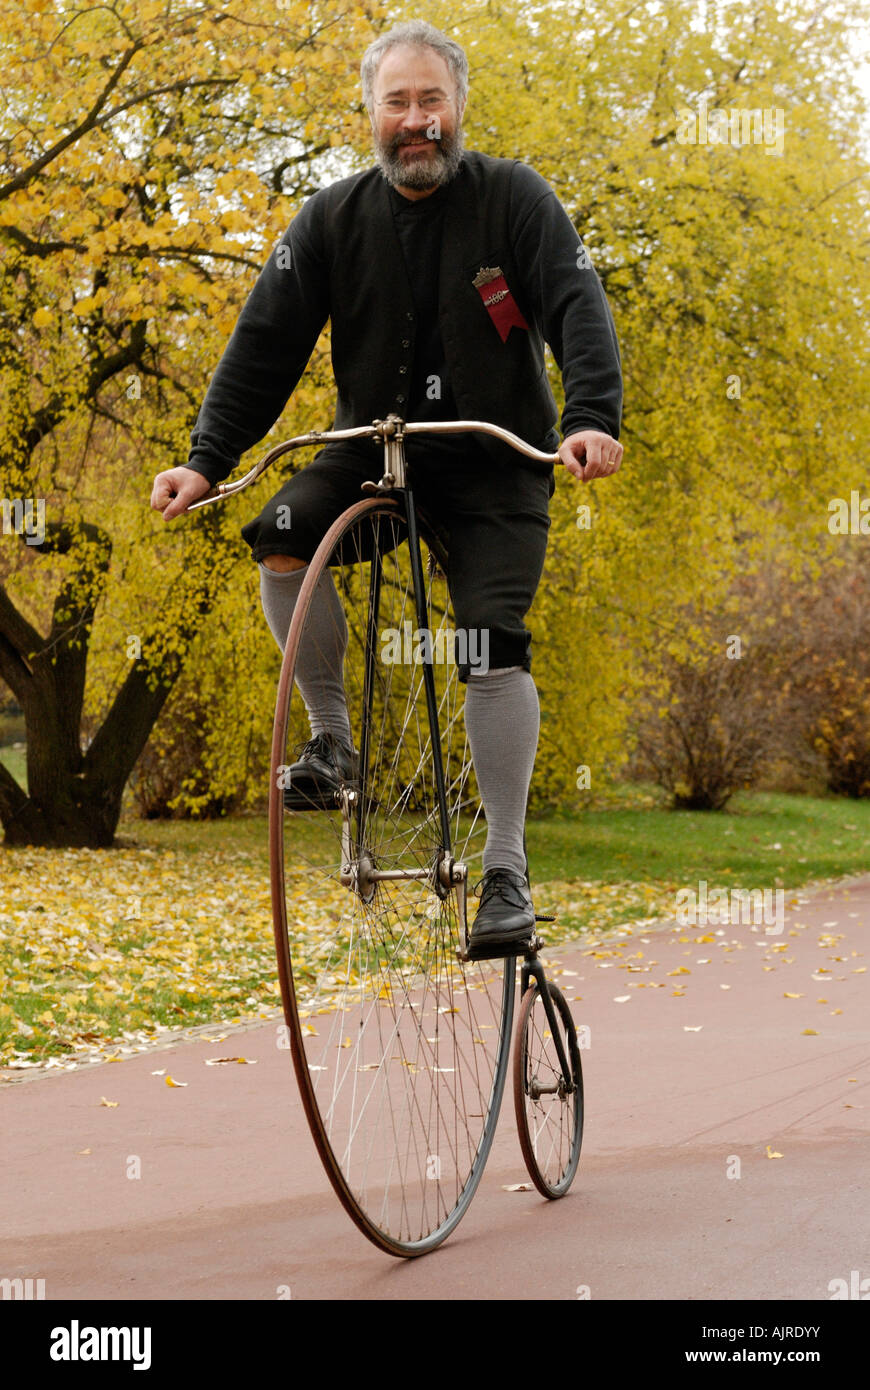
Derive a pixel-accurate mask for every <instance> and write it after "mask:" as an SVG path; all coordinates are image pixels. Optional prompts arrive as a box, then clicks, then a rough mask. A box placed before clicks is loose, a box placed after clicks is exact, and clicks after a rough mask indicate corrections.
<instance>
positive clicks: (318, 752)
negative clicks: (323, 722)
mask: <svg viewBox="0 0 870 1390" xmlns="http://www.w3.org/2000/svg"><path fill="white" fill-rule="evenodd" d="M293 751H294V753H298V754H299V760H300V761H301V760H302V758H307V757H308V755H309V753H310V754H312V755H313V756H314V757H317V758H327V757H331V755H332V745H331V744H330V743H329V741H328V739H327V737H326V735H325V734H315V736H314V738H310V739H309V740H308V742H307V743H303V744H300V745H299V747H298V748H294V750H293Z"/></svg>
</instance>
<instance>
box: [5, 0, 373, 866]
mask: <svg viewBox="0 0 870 1390" xmlns="http://www.w3.org/2000/svg"><path fill="white" fill-rule="evenodd" d="M377 13H378V11H377V7H376V6H373V5H358V4H351V3H342V0H339V3H330V4H329V5H317V4H304V3H295V2H294V0H287V3H284V4H280V5H278V6H276V5H275V4H274V3H272V0H268V3H267V2H266V0H230V3H226V4H220V5H217V4H209V3H205V4H202V3H198V4H192V3H189V0H162V3H160V2H158V0H145V3H141V2H140V0H117V3H114V4H113V5H111V6H104V5H92V6H87V5H86V6H83V7H79V6H74V5H72V4H65V3H60V4H58V5H52V6H49V5H48V4H46V3H44V0H29V3H27V4H25V5H24V6H23V7H22V6H21V5H15V6H10V5H8V4H4V5H3V6H2V9H0V67H2V72H3V87H4V104H3V108H2V112H0V254H2V258H3V278H2V286H3V288H2V301H0V334H2V336H0V432H2V440H3V449H2V474H0V497H2V498H3V499H4V527H3V532H4V534H3V536H2V550H0V581H2V587H0V678H2V679H3V681H4V682H5V683H6V684H7V685H8V686H9V687H10V688H11V690H12V692H13V693H14V695H15V697H16V699H17V700H18V701H19V703H20V704H21V706H22V708H23V710H24V713H25V717H26V721H27V779H28V786H27V791H26V792H25V790H24V788H22V787H20V786H19V785H18V784H17V783H16V781H15V780H14V778H12V777H11V775H10V774H9V773H8V772H7V771H6V770H5V769H4V768H2V767H0V819H2V823H3V826H4V829H5V834H6V840H7V842H8V843H28V842H30V843H43V844H51V843H62V844H91V845H99V844H108V843H111V840H112V837H113V835H114V829H115V825H116V822H117V817H118V813H119V808H120V804H121V794H122V790H123V787H124V784H125V782H126V780H127V778H128V776H129V773H130V770H131V768H132V767H133V765H134V763H135V762H136V759H137V757H138V756H139V754H140V752H141V750H142V748H143V746H144V744H145V741H146V739H147V738H148V736H149V734H150V732H151V729H152V727H153V724H154V721H155V719H156V718H157V716H158V715H159V713H160V710H161V708H162V707H163V704H164V702H165V700H166V698H167V695H168V693H169V691H170V690H171V689H172V687H173V685H174V683H175V682H176V681H177V679H178V677H179V674H180V672H181V671H182V669H183V666H184V662H185V658H186V656H187V654H188V652H189V649H190V647H191V644H192V643H193V642H194V641H195V640H196V639H197V636H198V635H200V634H201V632H202V630H203V626H204V624H205V623H206V622H207V617H208V614H209V612H210V611H211V609H212V607H213V604H214V601H215V597H216V595H218V594H224V593H225V592H226V591H227V589H228V587H229V586H230V585H231V584H232V583H233V582H234V579H235V577H236V574H237V571H238V567H239V556H240V547H239V541H238V536H237V526H236V524H235V521H234V519H233V518H232V517H231V516H229V515H214V514H213V512H212V513H202V514H200V515H198V516H196V517H193V518H190V519H189V520H187V522H186V524H185V525H184V526H183V527H176V528H175V529H174V530H170V528H165V529H164V528H162V524H161V523H160V521H159V519H157V518H154V517H153V516H152V515H151V514H150V513H149V512H148V507H147V502H148V495H149V492H150V482H151V478H152V477H153V474H154V473H155V472H156V471H157V470H158V469H160V468H162V467H170V466H172V465H174V464H176V463H180V462H184V461H185V459H186V457H187V443H188V439H189V434H190V429H191V427H192V425H193V422H194V419H195V417H196V412H197V409H198V405H199V400H200V398H201V393H202V388H203V382H204V380H205V379H206V378H207V375H208V373H209V371H210V370H211V369H212V367H213V365H214V363H215V362H216V360H217V358H218V357H219V355H220V351H221V348H222V346H223V343H224V342H225V340H226V338H227V336H228V335H229V333H230V332H231V329H232V326H233V324H234V321H235V317H236V315H237V313H238V310H239V308H240V306H241V303H242V302H243V299H244V296H245V294H246V292H247V289H248V287H249V285H250V280H251V278H252V277H253V275H254V274H255V273H256V271H257V269H258V268H259V265H260V264H261V263H262V261H263V259H264V258H265V255H266V253H267V251H268V248H269V246H270V244H271V243H272V242H274V241H275V240H276V238H277V237H278V236H279V235H280V234H281V232H282V231H283V230H284V228H285V227H286V225H287V222H288V221H289V219H290V216H291V215H292V210H293V208H294V207H295V206H296V205H297V204H298V201H299V200H300V198H302V197H303V196H304V195H305V194H306V193H307V192H309V191H310V190H311V188H312V186H313V184H314V183H315V181H316V177H320V175H319V174H318V175H317V176H315V173H314V170H315V168H316V167H319V166H318V161H321V162H322V163H323V166H324V167H328V166H329V163H330V152H331V151H332V150H334V149H335V148H336V147H339V148H341V147H343V146H345V145H346V144H347V143H348V141H349V140H351V139H354V138H355V139H358V138H359V137H358V130H359V127H360V125H361V116H360V112H359V109H358V105H359V104H358V103H357V104H356V106H355V105H354V103H353V102H350V103H349V102H348V100H347V97H346V92H347V90H348V87H349V85H350V83H351V81H352V75H353V67H354V62H355V61H356V59H355V54H356V52H357V51H358V49H359V48H360V47H361V46H363V45H364V44H365V43H366V42H368V40H369V35H370V32H371V24H372V21H373V19H375V18H376V17H377ZM308 389H309V390H310V388H308ZM306 399H307V397H306V389H305V388H304V389H303V391H302V392H301V393H300V394H299V396H298V398H297V401H296V405H297V406H298V407H299V408H301V409H304V408H305V405H306ZM28 507H29V510H28ZM40 518H41V520H40ZM25 523H26V524H25ZM31 523H32V524H31ZM39 532H41V535H39V539H37V535H38V533H39ZM240 602H244V603H248V604H250V602H251V595H250V592H245V593H244V594H240ZM95 625H96V627H95ZM89 656H91V658H92V659H91V661H90V663H89V661H88V658H89ZM227 698H228V699H232V692H231V691H228V692H227ZM85 738H87V739H88V741H87V746H86V747H84V746H83V742H84V739H85Z"/></svg>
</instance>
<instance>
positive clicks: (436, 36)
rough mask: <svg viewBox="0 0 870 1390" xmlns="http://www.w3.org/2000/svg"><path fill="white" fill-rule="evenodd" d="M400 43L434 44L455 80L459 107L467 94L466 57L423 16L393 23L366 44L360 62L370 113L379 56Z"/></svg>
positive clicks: (372, 104)
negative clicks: (370, 42) (366, 46)
mask: <svg viewBox="0 0 870 1390" xmlns="http://www.w3.org/2000/svg"><path fill="white" fill-rule="evenodd" d="M399 44H410V45H411V46H412V47H415V48H433V49H434V50H435V52H436V53H437V54H438V55H439V56H440V57H441V58H443V59H444V61H445V63H446V64H447V67H448V70H449V71H450V74H451V76H452V77H453V80H454V82H455V83H456V96H457V101H458V104H459V106H460V107H462V106H463V105H464V103H465V99H466V97H467V96H468V59H467V58H466V56H465V53H464V51H463V49H461V48H460V46H459V44H458V43H454V41H453V39H448V38H447V36H446V34H442V33H441V30H440V29H436V28H435V26H434V24H428V23H427V22H426V20H425V19H410V20H407V21H406V22H405V23H403V24H394V25H393V27H392V29H389V30H388V31H387V32H386V33H385V34H380V35H379V36H378V38H376V39H375V41H374V43H372V44H369V46H368V48H367V49H366V51H365V53H364V54H363V59H362V62H361V63H360V69H359V71H360V78H361V79H362V91H363V101H364V102H365V106H366V110H367V111H368V113H369V115H371V113H372V109H373V107H374V94H375V77H376V76H377V72H378V68H379V67H380V65H381V60H382V58H383V57H384V55H385V53H386V52H387V51H388V49H390V48H396V47H397V46H398V45H399Z"/></svg>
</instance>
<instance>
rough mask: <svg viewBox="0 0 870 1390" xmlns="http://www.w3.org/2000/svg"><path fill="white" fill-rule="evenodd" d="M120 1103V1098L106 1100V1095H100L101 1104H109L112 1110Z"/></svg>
mask: <svg viewBox="0 0 870 1390" xmlns="http://www.w3.org/2000/svg"><path fill="white" fill-rule="evenodd" d="M120 1104H121V1102H120V1101H119V1100H106V1097H105V1096H100V1105H107V1106H108V1107H109V1109H110V1110H114V1109H115V1107H116V1106H118V1105H120Z"/></svg>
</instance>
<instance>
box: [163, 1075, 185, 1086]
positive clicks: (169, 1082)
mask: <svg viewBox="0 0 870 1390" xmlns="http://www.w3.org/2000/svg"><path fill="white" fill-rule="evenodd" d="M166 1084H167V1086H187V1085H188V1082H186V1081H173V1079H172V1077H171V1076H167V1078H166Z"/></svg>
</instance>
